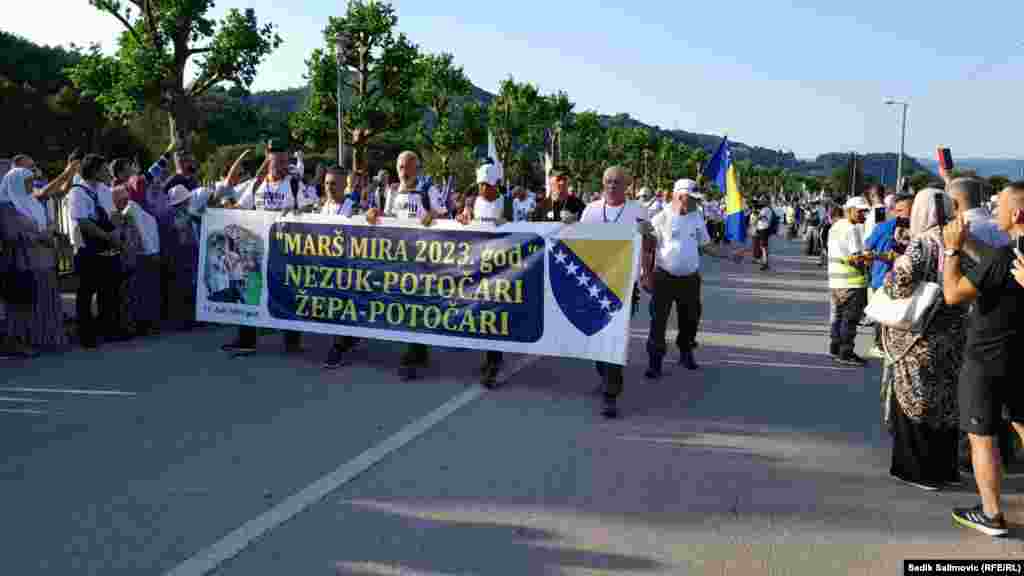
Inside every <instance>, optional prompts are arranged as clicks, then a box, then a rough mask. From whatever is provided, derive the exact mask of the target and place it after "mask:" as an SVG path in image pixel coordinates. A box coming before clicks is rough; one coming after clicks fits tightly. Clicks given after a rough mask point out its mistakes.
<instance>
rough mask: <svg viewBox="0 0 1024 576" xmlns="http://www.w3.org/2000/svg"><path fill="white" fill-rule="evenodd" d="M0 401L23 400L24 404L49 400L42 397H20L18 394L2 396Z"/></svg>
mask: <svg viewBox="0 0 1024 576" xmlns="http://www.w3.org/2000/svg"><path fill="white" fill-rule="evenodd" d="M0 402H22V403H24V404H39V403H43V402H49V400H43V399H42V398H18V397H16V396H0Z"/></svg>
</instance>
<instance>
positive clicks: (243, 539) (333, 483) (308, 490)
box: [167, 386, 486, 576]
mask: <svg viewBox="0 0 1024 576" xmlns="http://www.w3.org/2000/svg"><path fill="white" fill-rule="evenodd" d="M485 393H486V390H485V389H483V388H481V387H479V386H474V387H472V388H469V389H468V390H465V391H463V392H462V393H460V394H457V395H455V396H454V397H452V398H451V399H450V400H448V401H447V402H445V403H444V404H442V405H441V406H439V407H438V408H436V409H434V411H433V412H430V413H429V414H427V415H426V416H423V417H422V418H420V419H419V420H416V421H415V422H411V423H409V424H408V425H406V426H405V427H404V428H402V429H401V430H399V431H398V432H396V433H395V434H394V435H392V436H391V437H389V438H388V439H386V440H384V441H383V442H381V443H380V444H377V445H376V446H374V447H372V448H370V449H369V450H366V451H365V452H363V453H362V454H360V455H359V456H356V457H355V458H353V459H352V460H349V461H348V462H346V463H344V464H342V465H341V466H339V467H337V468H336V469H334V471H333V472H330V473H328V474H327V475H325V476H323V477H321V478H319V479H318V480H316V481H315V482H313V483H312V484H310V485H308V486H306V487H305V488H303V489H302V490H300V491H298V492H296V493H295V494H292V495H291V496H289V497H288V498H286V499H285V500H283V501H282V502H280V503H278V504H277V505H276V506H274V507H273V508H271V509H270V510H267V511H266V512H264V513H263V514H260V515H259V516H257V517H256V518H253V519H252V520H249V521H248V522H246V523H245V524H242V525H241V526H240V527H238V528H236V529H235V530H234V531H232V532H231V533H229V534H228V535H226V536H224V537H223V538H221V539H220V540H218V541H217V542H215V543H214V544H212V545H211V546H209V547H208V548H206V549H204V550H201V551H199V552H198V553H197V554H195V555H194V556H192V557H191V558H188V559H187V560H185V561H184V562H182V563H181V564H178V565H177V566H176V567H175V568H173V569H171V570H170V571H169V572H167V576H202V575H203V574H207V573H209V572H210V571H212V570H214V569H215V568H216V567H217V566H219V565H220V564H221V563H223V562H225V561H227V560H230V559H231V558H234V557H235V556H237V555H238V554H239V553H240V552H242V551H243V550H245V549H246V548H247V547H248V546H249V545H250V544H251V543H252V542H253V541H255V540H256V539H257V538H260V537H261V536H263V535H264V534H267V533H268V532H270V531H271V530H273V529H274V528H276V527H278V526H280V525H281V524H283V523H284V522H287V521H288V520H290V519H291V518H293V517H294V516H296V515H297V514H299V513H301V512H302V511H303V510H305V509H306V508H309V507H310V506H312V505H313V504H316V503H317V502H319V501H320V500H322V499H324V498H325V497H327V495H328V494H330V493H331V492H334V491H335V490H337V489H338V488H339V487H341V486H342V485H343V484H345V483H347V482H350V481H351V480H353V479H354V478H356V477H357V476H359V475H360V474H362V473H363V472H365V471H367V470H369V469H370V468H371V467H373V466H374V465H375V464H377V463H378V462H380V461H381V460H383V459H384V458H385V457H386V456H387V455H389V454H391V453H392V452H394V451H395V450H398V449H399V448H401V447H403V446H405V445H406V444H408V443H409V442H411V441H413V440H415V439H416V438H418V437H419V436H421V435H422V434H423V433H425V432H426V431H427V430H430V429H431V428H433V427H434V426H436V425H437V424H439V423H440V422H442V421H444V420H445V419H446V418H448V417H449V416H451V415H452V414H454V413H455V411H456V410H458V409H459V408H462V407H463V406H465V405H466V404H469V403H470V402H473V401H474V400H476V399H477V398H479V397H480V396H483V395H484V394H485Z"/></svg>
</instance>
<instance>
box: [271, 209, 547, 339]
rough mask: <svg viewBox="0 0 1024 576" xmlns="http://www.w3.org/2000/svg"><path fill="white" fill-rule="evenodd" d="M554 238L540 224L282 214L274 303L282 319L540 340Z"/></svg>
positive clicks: (274, 237)
mask: <svg viewBox="0 0 1024 576" xmlns="http://www.w3.org/2000/svg"><path fill="white" fill-rule="evenodd" d="M544 246H545V244H544V239H543V238H542V237H541V236H539V235H537V234H532V233H515V232H509V233H502V232H477V231H465V232H463V231H455V230H443V231H442V230H436V231H435V230H425V229H414V228H390V227H379V228H378V227H373V226H350V225H338V224H314V223H298V222H278V223H275V224H274V225H273V226H272V227H271V230H270V250H269V261H268V262H267V275H268V279H267V282H268V286H267V288H268V295H269V301H268V306H267V307H268V311H269V312H270V315H271V316H272V317H274V318H277V319H281V320H292V321H302V322H321V323H327V324H336V325H344V326H359V327H364V328H378V329H387V330H403V331H409V332H425V333H429V334H441V335H446V336H457V337H463V338H477V339H483V340H502V341H509V342H526V343H531V342H537V341H538V340H540V338H541V336H542V335H543V333H544V292H545V286H544V265H545V264H544V260H545V259H544Z"/></svg>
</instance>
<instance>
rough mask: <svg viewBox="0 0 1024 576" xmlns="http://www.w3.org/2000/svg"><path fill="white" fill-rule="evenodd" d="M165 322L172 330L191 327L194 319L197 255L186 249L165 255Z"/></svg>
mask: <svg viewBox="0 0 1024 576" xmlns="http://www.w3.org/2000/svg"><path fill="white" fill-rule="evenodd" d="M165 258H166V260H165V266H166V268H165V269H164V271H165V273H166V274H167V277H165V279H164V288H165V290H166V291H167V292H166V293H165V300H166V302H167V320H168V322H169V323H170V325H171V328H173V329H181V328H188V327H191V326H192V325H193V324H194V323H195V319H196V278H197V262H196V260H197V259H198V257H197V255H195V254H193V251H192V250H190V249H189V248H188V247H184V248H183V247H177V248H176V249H173V250H171V251H169V253H167V254H165Z"/></svg>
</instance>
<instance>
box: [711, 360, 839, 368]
mask: <svg viewBox="0 0 1024 576" xmlns="http://www.w3.org/2000/svg"><path fill="white" fill-rule="evenodd" d="M718 362H719V363H721V364H735V365H737V366H765V367H770V368H810V369H812V370H856V369H857V368H856V367H853V366H815V365H813V364H785V363H782V362H761V361H746V362H738V361H735V360H719V361H718Z"/></svg>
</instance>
